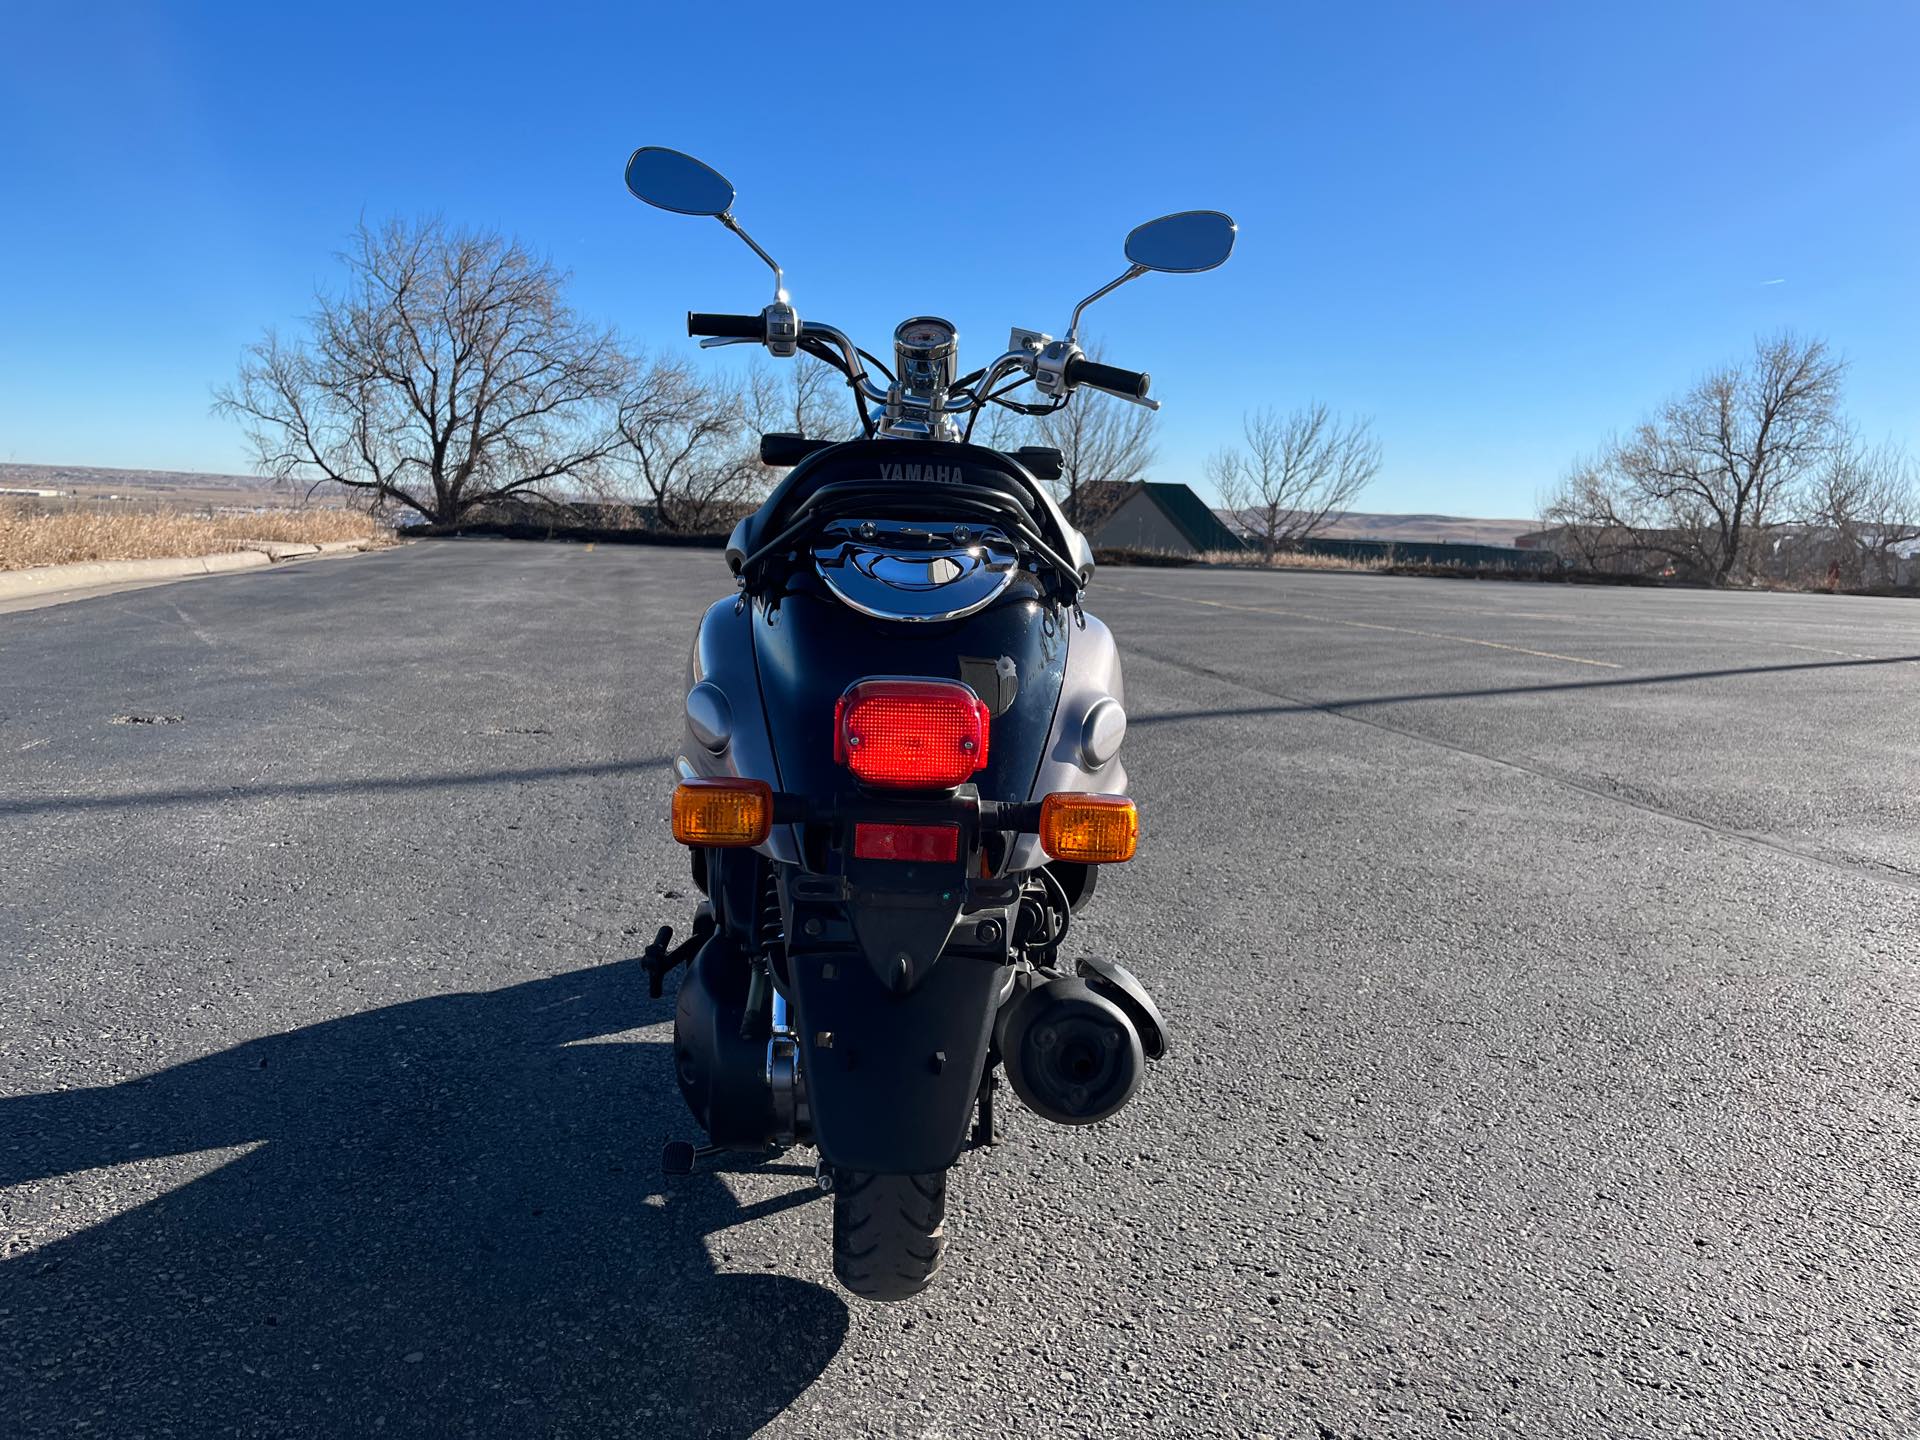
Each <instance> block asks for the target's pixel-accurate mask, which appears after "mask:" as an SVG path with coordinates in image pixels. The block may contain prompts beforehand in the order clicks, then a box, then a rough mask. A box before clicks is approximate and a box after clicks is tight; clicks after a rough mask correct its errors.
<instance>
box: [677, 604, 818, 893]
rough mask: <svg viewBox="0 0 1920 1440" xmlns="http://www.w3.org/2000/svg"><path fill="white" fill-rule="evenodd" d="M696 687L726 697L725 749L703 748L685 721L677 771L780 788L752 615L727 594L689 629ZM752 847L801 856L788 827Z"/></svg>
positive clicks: (690, 673) (793, 859)
mask: <svg viewBox="0 0 1920 1440" xmlns="http://www.w3.org/2000/svg"><path fill="white" fill-rule="evenodd" d="M701 685H709V686H712V687H714V688H715V689H717V690H719V691H720V693H721V694H722V695H724V696H725V697H726V705H727V709H728V711H729V712H730V718H731V721H732V733H731V735H730V736H729V738H728V741H727V744H726V746H725V748H724V749H722V750H720V751H719V752H718V753H717V754H716V753H715V752H713V751H711V750H709V749H708V748H707V746H706V744H705V743H704V742H703V740H702V739H701V736H700V734H699V732H698V731H697V730H696V729H695V727H694V724H693V723H692V722H691V721H690V722H689V724H688V727H687V744H686V753H685V754H683V755H682V756H681V757H680V765H679V769H680V772H681V773H682V774H683V775H687V774H692V775H698V776H704V777H709V778H715V777H720V776H744V777H746V778H748V779H752V780H765V781H766V782H767V783H768V784H769V785H771V786H773V787H774V789H776V790H778V789H779V788H781V787H780V767H779V765H778V763H777V762H776V761H775V759H774V754H773V734H772V731H771V730H770V729H769V728H768V726H767V712H766V707H765V706H764V705H763V704H762V703H761V700H760V675H759V671H758V668H757V667H756V665H755V663H754V658H753V615H752V613H751V612H750V611H749V610H748V608H747V607H746V606H744V605H742V604H740V602H739V601H738V600H737V599H735V598H734V597H732V596H729V597H728V598H726V599H725V600H717V601H715V602H714V603H713V604H712V605H710V606H708V607H707V613H706V614H705V615H704V616H702V617H701V620H700V628H699V629H698V630H697V631H696V632H695V633H694V637H693V652H692V653H691V654H690V655H688V657H687V691H688V693H689V694H691V693H692V692H693V691H694V690H695V689H696V688H697V687H699V686H701ZM705 718H706V716H704V715H703V716H701V717H700V719H702V720H704V719H705ZM755 848H757V849H758V850H759V851H760V853H761V854H763V855H765V856H767V857H768V858H769V859H771V860H780V861H784V862H786V863H788V864H798V863H799V860H800V845H799V841H798V840H797V839H796V837H795V836H794V833H793V827H792V826H791V825H776V826H774V827H773V833H772V834H771V835H769V836H768V837H767V840H766V843H765V844H763V845H760V846H757V847H755Z"/></svg>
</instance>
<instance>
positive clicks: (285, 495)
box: [0, 463, 301, 505]
mask: <svg viewBox="0 0 1920 1440" xmlns="http://www.w3.org/2000/svg"><path fill="white" fill-rule="evenodd" d="M16 488H17V489H25V490H58V491H60V492H61V493H62V494H70V495H73V496H75V497H77V498H80V499H85V500H104V499H107V498H109V497H111V496H118V497H120V498H122V499H133V500H150V501H164V502H170V503H173V504H179V505H236V504H239V505H271V504H293V503H295V502H297V501H298V500H299V499H300V495H301V492H299V491H296V490H292V489H289V488H287V487H285V486H280V485H276V484H275V483H274V482H273V481H272V480H269V479H267V478H266V477H264V476H261V475H207V474H200V473H197V472H191V471H183V470H105V469H100V468H97V467H94V466H88V465H19V464H12V463H0V489H16Z"/></svg>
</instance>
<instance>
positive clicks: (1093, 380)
mask: <svg viewBox="0 0 1920 1440" xmlns="http://www.w3.org/2000/svg"><path fill="white" fill-rule="evenodd" d="M1066 381H1067V383H1068V384H1069V385H1091V386H1093V388H1094V389H1096V390H1110V391H1112V392H1113V393H1114V394H1115V395H1126V396H1129V397H1131V398H1132V399H1135V400H1144V399H1146V398H1147V389H1148V387H1149V386H1151V385H1152V384H1153V377H1152V376H1151V375H1149V374H1147V372H1146V371H1144V370H1122V369H1121V368H1120V367H1119V366H1118V365H1102V364H1101V363H1100V362H1099V361H1098V360H1089V359H1087V357H1086V356H1084V355H1079V356H1076V357H1074V358H1073V359H1072V360H1069V361H1068V362H1067V368H1066Z"/></svg>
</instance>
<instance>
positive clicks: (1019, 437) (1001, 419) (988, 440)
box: [971, 401, 1078, 452]
mask: <svg viewBox="0 0 1920 1440" xmlns="http://www.w3.org/2000/svg"><path fill="white" fill-rule="evenodd" d="M1075 403H1076V404H1077V403H1078V402H1077V401H1076V402H1075ZM971 438H972V440H973V443H974V444H976V445H984V446H986V447H987V448H988V449H989V450H999V451H1003V452H1006V451H1013V450H1018V449H1019V448H1020V447H1021V446H1022V445H1039V444H1045V443H1046V442H1045V441H1041V440H1036V439H1035V438H1034V425H1033V418H1032V417H1031V416H1029V415H1023V414H1021V413H1020V412H1019V411H1018V410H1009V409H1007V407H1006V406H1004V405H989V406H987V408H986V409H985V410H984V411H982V412H981V414H980V417H979V419H978V421H977V422H976V423H975V424H974V427H973V435H972V437H971Z"/></svg>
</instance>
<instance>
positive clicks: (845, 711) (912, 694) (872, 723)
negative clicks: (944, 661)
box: [833, 680, 990, 790]
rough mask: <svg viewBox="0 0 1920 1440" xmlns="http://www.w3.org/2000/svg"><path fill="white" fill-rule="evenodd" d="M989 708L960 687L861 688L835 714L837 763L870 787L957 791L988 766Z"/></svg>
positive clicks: (888, 684) (908, 683) (892, 684)
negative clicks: (978, 771) (954, 789)
mask: <svg viewBox="0 0 1920 1440" xmlns="http://www.w3.org/2000/svg"><path fill="white" fill-rule="evenodd" d="M989 718H990V717H989V715H988V711H987V707H986V706H985V705H984V704H982V703H981V701H980V697H979V696H978V695H976V694H974V693H973V691H972V690H971V689H969V688H968V687H967V686H965V685H962V684H961V683H960V682H959V681H958V680H862V681H860V682H858V683H857V684H854V685H852V686H849V687H848V689H847V693H846V694H844V695H842V696H841V697H840V700H839V703H838V704H837V705H836V706H835V707H834V714H833V758H834V760H835V762H836V763H838V764H841V765H844V766H846V767H847V768H848V769H849V770H851V771H853V773H854V774H855V775H856V776H858V777H859V778H860V779H862V780H864V781H865V782H866V783H867V784H869V785H887V786H893V787H896V788H899V789H906V790H951V789H952V788H953V787H954V786H955V785H961V784H964V783H965V782H966V781H967V779H968V778H969V777H970V776H971V775H972V774H973V773H974V771H976V770H978V769H980V768H981V767H982V766H983V765H985V764H986V763H987V724H988V720H989Z"/></svg>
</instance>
